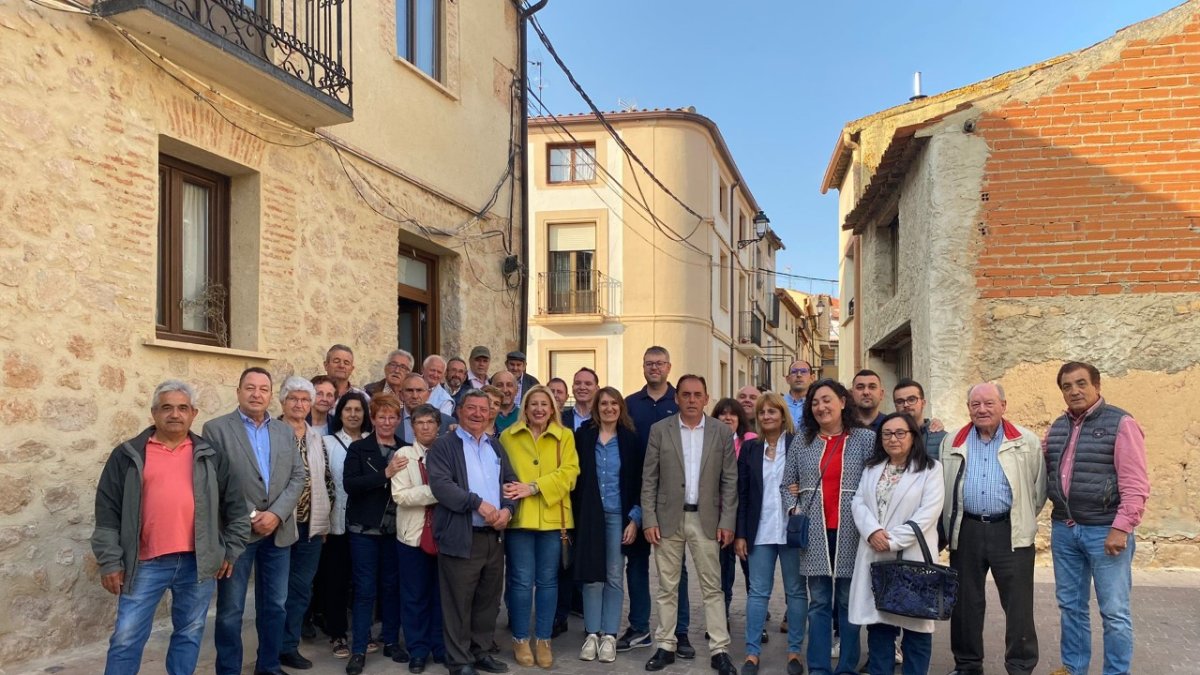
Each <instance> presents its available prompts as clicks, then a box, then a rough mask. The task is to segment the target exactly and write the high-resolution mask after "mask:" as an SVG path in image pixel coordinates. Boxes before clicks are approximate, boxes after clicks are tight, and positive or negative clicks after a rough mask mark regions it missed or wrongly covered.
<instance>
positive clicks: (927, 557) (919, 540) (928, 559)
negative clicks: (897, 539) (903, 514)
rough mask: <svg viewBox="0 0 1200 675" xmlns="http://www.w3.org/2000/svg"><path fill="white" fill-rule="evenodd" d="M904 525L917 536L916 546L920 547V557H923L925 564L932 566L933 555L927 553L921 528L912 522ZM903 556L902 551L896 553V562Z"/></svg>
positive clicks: (927, 546)
mask: <svg viewBox="0 0 1200 675" xmlns="http://www.w3.org/2000/svg"><path fill="white" fill-rule="evenodd" d="M905 525H908V526H910V527H912V529H913V533H915V534H916V535H917V544H918V545H919V546H920V547H921V555H923V556H925V564H927V565H932V564H933V555H932V554H930V553H929V544H926V543H925V534H924V533H923V532H921V528H920V527H919V526H918V525H917V523H916V522H915V521H912V520H910V521H908V522H906V523H905ZM903 554H904V551H896V560H900V559H901V557H902V556H903Z"/></svg>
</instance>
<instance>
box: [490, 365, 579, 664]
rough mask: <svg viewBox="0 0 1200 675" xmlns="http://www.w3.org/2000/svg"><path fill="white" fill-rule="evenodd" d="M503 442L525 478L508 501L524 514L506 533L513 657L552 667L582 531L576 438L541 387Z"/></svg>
mask: <svg viewBox="0 0 1200 675" xmlns="http://www.w3.org/2000/svg"><path fill="white" fill-rule="evenodd" d="M500 444H501V445H503V446H504V451H505V452H506V453H507V454H508V460H509V462H510V463H511V464H512V468H513V471H514V472H516V474H517V480H518V482H515V483H509V484H507V485H505V486H504V494H505V496H506V497H508V498H510V499H515V500H518V506H517V514H516V516H515V517H514V518H513V520H512V522H511V523H509V525H508V529H507V531H506V532H505V535H504V545H505V549H506V553H507V555H508V561H507V570H508V591H507V597H508V611H509V617H510V619H509V620H510V622H511V623H512V634H513V656H514V657H515V658H516V661H517V663H519V664H520V665H522V666H532V665H533V664H534V663H535V661H536V663H537V665H539V666H541V667H542V668H549V667H551V666H552V665H554V656H553V653H552V651H551V649H550V637H551V631H552V630H553V628H554V609H555V606H556V605H557V603H558V568H559V564H560V561H561V560H562V537H563V536H564V534H565V532H566V531H567V530H570V529H572V528H573V527H574V526H575V523H574V521H573V520H572V517H571V490H572V489H574V487H575V479H576V478H577V477H578V476H579V456H578V455H577V454H576V453H575V437H574V434H573V433H572V432H571V430H570V429H567V428H565V427H563V425H562V421H561V418H560V417H559V412H558V406H557V405H556V404H555V402H554V395H553V394H552V393H551V392H550V390H549V389H547V388H546V387H544V386H541V385H538V386H535V387H531V388H530V389H529V391H528V392H526V394H525V400H524V401H522V402H521V414H520V417H519V418H518V420H517V422H516V423H514V424H513V425H512V426H510V427H509V428H507V429H505V430H504V433H503V434H501V435H500ZM535 587H536V589H537V590H536V593H535V591H534V588H535ZM535 604H536V614H537V625H536V626H534V627H533V633H534V638H535V642H534V645H533V647H532V649H531V647H530V644H529V632H530V631H529V629H530V625H529V624H530V612H531V610H532V609H534V605H535Z"/></svg>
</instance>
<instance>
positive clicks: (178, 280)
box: [155, 155, 229, 347]
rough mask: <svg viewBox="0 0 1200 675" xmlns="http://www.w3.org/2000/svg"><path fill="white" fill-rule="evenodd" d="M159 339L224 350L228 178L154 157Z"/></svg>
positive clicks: (226, 305) (160, 156) (170, 158)
mask: <svg viewBox="0 0 1200 675" xmlns="http://www.w3.org/2000/svg"><path fill="white" fill-rule="evenodd" d="M158 166H159V168H158V185H159V210H158V211H159V215H158V294H157V295H158V298H157V311H156V314H155V316H156V323H157V328H158V331H157V332H158V337H160V338H165V339H171V340H183V341H186V342H196V343H200V344H207V345H215V346H219V347H227V346H229V178H228V177H227V176H223V175H221V174H218V173H214V172H212V171H209V170H207V169H203V168H201V167H198V166H196V165H194V164H189V163H187V162H184V161H181V160H178V159H175V158H173V157H170V156H167V155H159V162H158Z"/></svg>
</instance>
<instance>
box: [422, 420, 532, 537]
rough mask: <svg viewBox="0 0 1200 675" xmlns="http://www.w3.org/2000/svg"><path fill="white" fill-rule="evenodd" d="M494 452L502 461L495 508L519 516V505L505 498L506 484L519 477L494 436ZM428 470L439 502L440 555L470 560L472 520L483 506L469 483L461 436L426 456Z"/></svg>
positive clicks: (445, 440)
mask: <svg viewBox="0 0 1200 675" xmlns="http://www.w3.org/2000/svg"><path fill="white" fill-rule="evenodd" d="M486 438H487V439H488V441H489V442H490V443H491V446H492V450H493V451H495V453H496V457H497V458H498V459H499V460H500V503H499V504H493V506H495V507H496V508H500V509H508V511H509V513H510V514H511V515H514V516H515V515H516V513H517V503H516V502H515V501H513V500H511V499H505V498H504V484H505V483H511V482H515V481H516V480H517V474H516V472H515V471H513V468H512V465H511V464H509V463H508V454H507V453H505V452H504V448H503V447H501V446H500V443H499V441H497V440H496V439H495V438H494V437H492V436H487V437H486ZM425 467H426V469H427V470H428V471H429V489H430V490H431V491H432V492H433V496H434V498H435V499H437V500H438V505H437V508H436V509H434V511H433V537H434V539H436V540H437V543H438V552H439V553H442V554H444V555H448V556H451V557H454V558H469V557H471V538H472V537H471V533H472V527H473V526H472V525H471V516H472V515H473V514H474V513H475V511H476V510H477V509H478V508H479V505H480V504H481V503H482V502H483V498H482V497H480V496H479V495H478V494H477V493H474V492H471V489H470V481H469V480H468V479H467V460H466V458H464V457H463V440H462V439H461V438H459V437H458V433H457V432H456V433H451V434H446V435H445V436H441V437H439V438H438V439H437V440H436V441H434V442H433V445H432V446H430V448H429V452H428V453H427V454H426V455H425Z"/></svg>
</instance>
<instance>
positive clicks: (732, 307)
mask: <svg viewBox="0 0 1200 675" xmlns="http://www.w3.org/2000/svg"><path fill="white" fill-rule="evenodd" d="M738 185H741V183H739V182H738V181H734V182H733V184H732V185H730V186H729V391H728V392H726V393H727V394H728V395H729V396H731V397H733V396H735V394H734V391H735V389H734V387H736V386H737V384H736V383H735V382H734V379H733V372H734V366H735V365H736V364H735V363H734V355H733V352H734V344H736V343H737V339H738V338H737V331H738V328H739V322H738V312H737V304H736V300H737V275H736V274H735V273H734V271H735V270H736V269H737V264H736V261H737V255H738V248H737V240H738V235H737V231H736V229H735V228H736V227H737V224H736V221H735V219H734V217H733V213H734V204H733V198H734V196H735V195H736V193H737V188H738Z"/></svg>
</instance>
